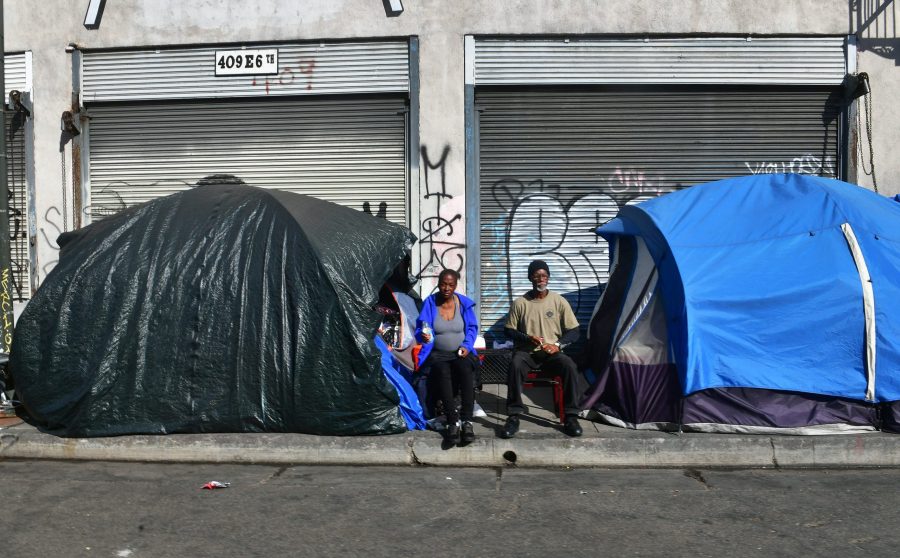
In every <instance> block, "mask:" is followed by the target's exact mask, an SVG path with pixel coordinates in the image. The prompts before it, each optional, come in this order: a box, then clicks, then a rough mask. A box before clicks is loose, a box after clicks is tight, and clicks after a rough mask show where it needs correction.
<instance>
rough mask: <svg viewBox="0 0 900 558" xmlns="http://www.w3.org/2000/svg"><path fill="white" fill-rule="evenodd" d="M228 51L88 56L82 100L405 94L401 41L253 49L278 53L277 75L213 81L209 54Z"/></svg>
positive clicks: (174, 50)
mask: <svg viewBox="0 0 900 558" xmlns="http://www.w3.org/2000/svg"><path fill="white" fill-rule="evenodd" d="M235 48H236V47H215V46H212V47H202V48H166V49H149V50H127V51H122V50H117V51H88V52H85V53H84V58H83V62H82V64H83V69H82V74H83V79H82V91H81V94H82V98H83V100H84V102H86V103H95V102H108V101H136V100H147V99H159V100H174V99H213V98H233V97H259V96H267V97H277V96H286V95H290V96H296V95H323V94H359V93H393V92H401V91H408V90H409V44H408V43H407V42H406V41H387V42H382V41H372V42H357V43H352V42H315V43H303V44H281V45H253V47H252V48H255V49H258V48H271V49H277V50H278V69H279V73H278V75H274V76H218V77H217V76H216V75H215V53H216V50H234V49H235Z"/></svg>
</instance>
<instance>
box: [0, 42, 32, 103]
mask: <svg viewBox="0 0 900 558" xmlns="http://www.w3.org/2000/svg"><path fill="white" fill-rule="evenodd" d="M27 58H30V54H29V53H22V54H7V55H6V56H4V58H3V60H4V66H3V85H4V87H5V88H6V92H5V95H4V97H3V98H4V99H6V102H7V103H8V102H9V92H10V91H12V90H13V89H15V90H17V91H21V92H23V93H24V92H25V91H30V87H29V85H30V84H29V79H28V64H27V63H26V62H27Z"/></svg>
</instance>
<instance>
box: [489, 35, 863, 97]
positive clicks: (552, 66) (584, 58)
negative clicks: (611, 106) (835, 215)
mask: <svg viewBox="0 0 900 558" xmlns="http://www.w3.org/2000/svg"><path fill="white" fill-rule="evenodd" d="M845 40H846V39H845V37H834V36H832V37H827V36H813V37H653V38H651V37H647V38H640V39H572V40H570V39H543V40H533V39H527V40H525V39H477V40H476V41H475V61H474V71H475V75H474V79H475V84H476V85H480V86H485V85H577V84H581V85H587V84H597V85H609V84H611V83H615V84H620V85H625V84H642V83H646V84H656V85H660V84H710V83H716V84H726V83H732V84H733V83H744V84H756V85H760V84H792V85H800V84H803V85H824V84H839V83H841V80H843V79H844V74H845V73H846V71H847V70H846V62H845V59H846V56H845V52H844V48H845V45H844V43H845Z"/></svg>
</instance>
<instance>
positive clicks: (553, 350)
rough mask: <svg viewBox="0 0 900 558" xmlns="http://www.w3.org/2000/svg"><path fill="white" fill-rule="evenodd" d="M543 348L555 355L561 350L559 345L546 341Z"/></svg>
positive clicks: (549, 353)
mask: <svg viewBox="0 0 900 558" xmlns="http://www.w3.org/2000/svg"><path fill="white" fill-rule="evenodd" d="M541 350H542V351H544V352H545V353H547V354H548V355H555V354H556V353H558V352H559V347H557V346H556V345H554V344H553V343H544V344H543V345H541Z"/></svg>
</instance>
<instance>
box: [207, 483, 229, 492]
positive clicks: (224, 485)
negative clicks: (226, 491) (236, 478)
mask: <svg viewBox="0 0 900 558" xmlns="http://www.w3.org/2000/svg"><path fill="white" fill-rule="evenodd" d="M229 486H231V483H230V482H219V481H209V482H208V483H206V484H204V485H203V488H204V490H213V489H215V488H228V487H229Z"/></svg>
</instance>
